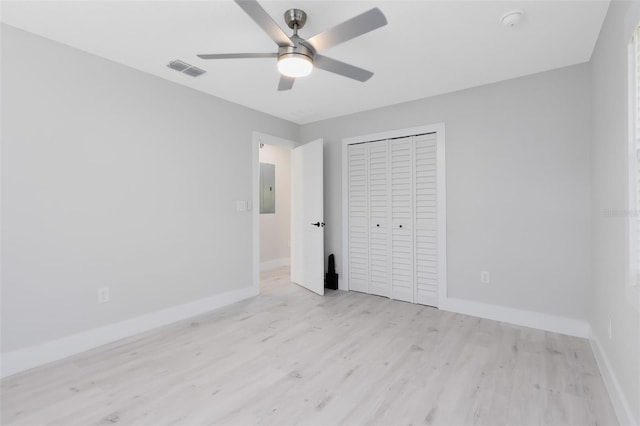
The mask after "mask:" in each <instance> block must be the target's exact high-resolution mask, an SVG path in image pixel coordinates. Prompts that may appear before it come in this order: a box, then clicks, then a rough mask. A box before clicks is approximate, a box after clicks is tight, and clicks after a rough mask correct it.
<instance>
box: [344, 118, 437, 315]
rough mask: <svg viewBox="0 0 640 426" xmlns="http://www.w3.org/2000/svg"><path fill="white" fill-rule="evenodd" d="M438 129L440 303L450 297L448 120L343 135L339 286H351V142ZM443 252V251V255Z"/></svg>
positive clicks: (395, 136)
mask: <svg viewBox="0 0 640 426" xmlns="http://www.w3.org/2000/svg"><path fill="white" fill-rule="evenodd" d="M424 133H436V137H437V153H438V160H437V163H438V190H437V192H438V257H439V260H438V275H439V277H440V280H439V283H438V306H441V305H442V304H443V302H444V301H446V298H447V195H446V161H445V125H444V123H436V124H429V125H425V126H418V127H410V128H406V129H396V130H390V131H387V132H381V133H372V134H368V135H361V136H354V137H349V138H344V139H342V271H341V274H340V278H339V282H338V288H339V289H340V290H349V188H348V179H347V178H348V176H349V174H348V173H349V170H348V161H347V154H348V151H347V149H348V146H349V145H352V144H355V143H363V142H373V141H378V140H385V139H392V138H401V137H406V136H414V135H420V134H424ZM440 254H442V255H440Z"/></svg>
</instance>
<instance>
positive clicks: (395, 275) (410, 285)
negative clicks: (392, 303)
mask: <svg viewBox="0 0 640 426" xmlns="http://www.w3.org/2000/svg"><path fill="white" fill-rule="evenodd" d="M412 151H413V149H412V138H411V137H408V138H400V139H393V140H390V141H389V155H390V158H389V165H390V173H391V179H390V180H391V203H390V205H391V298H392V299H397V300H404V301H407V302H413V301H414V277H413V269H414V267H413V185H412V181H413V167H412Z"/></svg>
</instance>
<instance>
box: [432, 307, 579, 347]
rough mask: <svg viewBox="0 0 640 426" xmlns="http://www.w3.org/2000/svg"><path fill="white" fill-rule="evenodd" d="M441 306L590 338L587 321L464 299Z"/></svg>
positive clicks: (502, 320) (457, 311) (479, 315)
mask: <svg viewBox="0 0 640 426" xmlns="http://www.w3.org/2000/svg"><path fill="white" fill-rule="evenodd" d="M443 305H444V306H440V307H439V308H440V309H442V310H444V311H450V312H456V313H459V314H465V315H472V316H474V317H480V318H486V319H491V320H495V321H501V322H506V323H509V324H515V325H521V326H524V327H531V328H537V329H540V330H545V331H552V332H554V333H560V334H567V335H569V336H576V337H583V338H587V339H588V338H589V337H590V332H589V330H590V327H589V323H588V322H587V321H581V320H576V319H573V318H566V317H560V316H556V315H550V314H543V313H540V312H533V311H525V310H520V309H514V308H507V307H504V306H498V305H489V304H486V303H481V302H474V301H470V300H464V299H453V298H447V299H445V301H444V303H443Z"/></svg>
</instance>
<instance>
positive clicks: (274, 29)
mask: <svg viewBox="0 0 640 426" xmlns="http://www.w3.org/2000/svg"><path fill="white" fill-rule="evenodd" d="M235 2H236V3H237V4H238V6H240V7H241V8H242V10H244V11H245V12H246V14H247V15H249V17H251V19H253V20H254V21H255V23H256V24H258V25H259V26H260V28H262V29H263V31H264V32H265V33H267V35H269V37H271V39H272V40H273V41H275V42H276V44H277V45H278V46H280V47H283V46H293V45H294V44H293V42H292V41H291V39H290V38H289V36H288V35H287V34H285V32H284V31H282V28H280V27H279V26H278V24H276V23H275V21H274V20H273V19H271V16H269V14H268V13H267V11H266V10H264V9H263V8H262V6H260V4H258V2H257V1H256V0H235Z"/></svg>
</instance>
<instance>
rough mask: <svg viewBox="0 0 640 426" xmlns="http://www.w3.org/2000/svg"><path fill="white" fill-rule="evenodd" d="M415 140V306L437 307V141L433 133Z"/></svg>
mask: <svg viewBox="0 0 640 426" xmlns="http://www.w3.org/2000/svg"><path fill="white" fill-rule="evenodd" d="M414 138H415V145H414V159H415V161H414V170H415V174H414V186H415V233H414V235H415V274H416V275H415V283H416V303H420V304H423V305H430V306H437V305H438V239H437V237H438V232H437V231H438V227H437V223H438V222H437V221H438V215H437V213H438V206H437V196H438V193H437V189H438V187H437V176H438V174H437V159H438V158H437V151H436V150H437V139H436V135H435V134H430V135H420V136H415V137H414Z"/></svg>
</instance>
